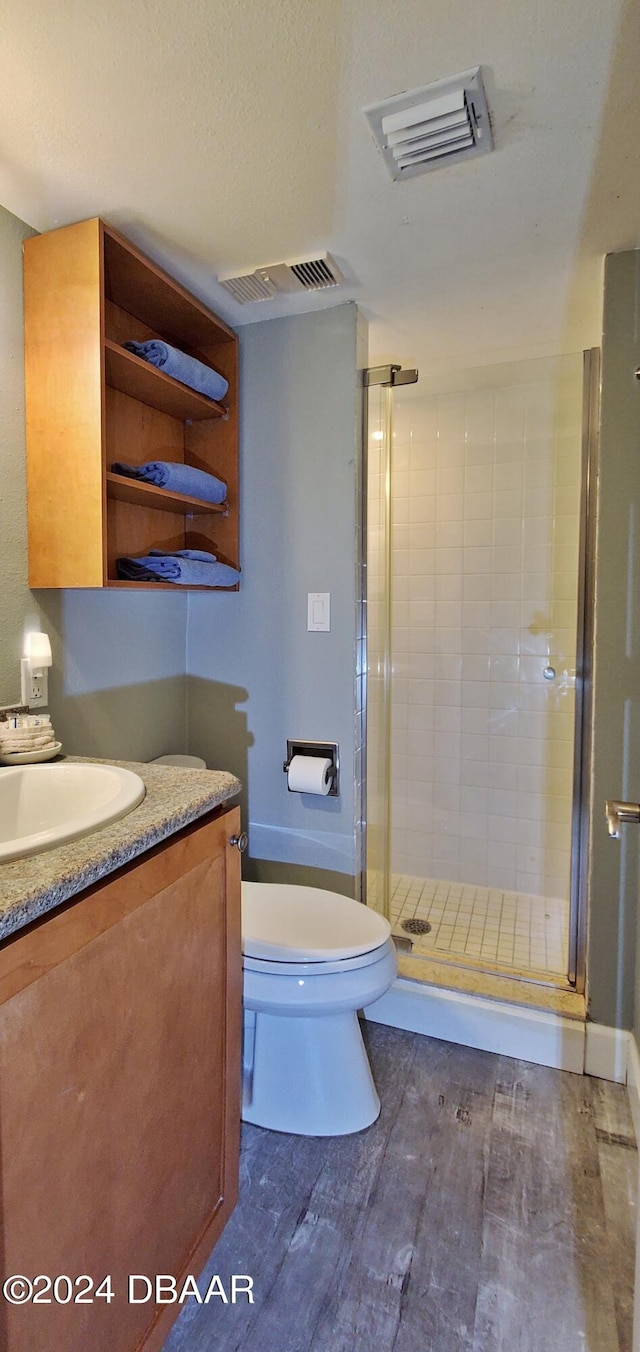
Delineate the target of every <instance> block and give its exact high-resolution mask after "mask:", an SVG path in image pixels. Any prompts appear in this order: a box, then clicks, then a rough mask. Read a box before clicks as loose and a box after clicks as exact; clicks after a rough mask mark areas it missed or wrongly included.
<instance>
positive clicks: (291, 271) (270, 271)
mask: <svg viewBox="0 0 640 1352" xmlns="http://www.w3.org/2000/svg"><path fill="white" fill-rule="evenodd" d="M344 280H345V279H344V276H343V274H342V273H341V271H340V268H339V267H338V265H337V263H336V261H335V259H334V258H332V257H331V254H328V253H325V254H321V255H320V257H319V258H302V259H299V260H298V261H297V262H295V263H270V264H269V266H268V267H266V268H256V270H255V272H249V273H246V274H245V275H244V276H242V277H219V278H218V281H219V283H220V285H221V286H223V287H224V288H225V291H228V292H229V294H230V295H231V296H233V299H234V300H237V301H238V302H239V303H240V305H247V304H249V302H250V301H256V300H273V297H274V296H282V295H286V294H287V293H294V292H300V291H325V290H326V289H327V288H328V287H331V286H341V285H342V283H343V282H344Z"/></svg>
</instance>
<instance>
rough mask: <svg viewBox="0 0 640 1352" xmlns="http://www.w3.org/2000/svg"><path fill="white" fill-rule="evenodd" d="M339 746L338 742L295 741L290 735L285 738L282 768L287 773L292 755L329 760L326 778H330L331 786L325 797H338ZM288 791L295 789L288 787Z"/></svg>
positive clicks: (293, 791)
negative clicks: (285, 750) (285, 757)
mask: <svg viewBox="0 0 640 1352" xmlns="http://www.w3.org/2000/svg"><path fill="white" fill-rule="evenodd" d="M339 752H340V746H339V744H338V742H295V741H293V740H292V739H291V738H290V737H288V738H287V759H286V761H284V762H283V765H282V769H283V770H284V773H285V775H286V774H287V773H288V770H289V766H290V765H291V762H292V760H293V757H294V756H318V757H319V758H320V759H321V760H330V761H331V766H330V768H329V770H327V778H330V779H331V788H330V789H329V792H328V794H327V798H338V797H339V796H340V759H339ZM287 789H288V790H289V793H295V792H296V790H295V789H289V785H288V784H287Z"/></svg>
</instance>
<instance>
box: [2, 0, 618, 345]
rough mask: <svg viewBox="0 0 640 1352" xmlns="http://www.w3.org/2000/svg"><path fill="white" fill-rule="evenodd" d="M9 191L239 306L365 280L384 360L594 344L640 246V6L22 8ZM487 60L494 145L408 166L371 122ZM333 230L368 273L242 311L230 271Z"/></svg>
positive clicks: (268, 311) (9, 42) (298, 303)
mask: <svg viewBox="0 0 640 1352" xmlns="http://www.w3.org/2000/svg"><path fill="white" fill-rule="evenodd" d="M0 20H1V23H0V70H1V74H2V88H3V99H2V108H1V110H0V203H2V205H4V206H6V207H8V208H9V210H11V211H13V212H14V213H15V214H16V215H18V216H20V217H21V218H22V219H23V220H26V221H27V222H29V224H31V225H33V226H35V227H36V228H38V229H40V230H48V229H51V228H53V227H55V226H57V225H60V224H66V223H68V222H70V221H75V220H81V219H83V218H84V217H87V216H94V215H101V216H103V217H104V218H105V219H106V220H108V221H110V222H111V223H112V224H114V225H116V226H119V227H120V228H121V229H122V230H123V231H124V232H125V233H126V234H128V235H130V236H131V237H132V238H134V239H135V240H136V241H137V242H138V243H139V244H140V245H141V246H142V247H143V248H145V249H146V250H147V251H148V252H149V253H151V254H152V255H153V256H154V257H156V258H157V259H159V260H160V261H162V262H165V263H166V264H167V265H168V266H170V267H171V268H172V269H173V271H174V272H175V273H176V275H178V276H180V277H181V278H182V280H184V281H185V282H186V283H187V284H188V285H190V286H192V288H193V289H194V290H196V291H197V292H198V293H199V294H200V295H202V296H203V297H204V298H205V299H207V300H208V301H209V302H210V303H211V304H212V305H213V306H214V307H215V308H216V309H218V310H219V311H220V312H222V313H223V314H224V315H225V316H226V318H227V319H228V320H229V321H230V322H231V323H232V324H239V323H243V322H247V321H253V320H258V319H263V318H264V319H266V318H269V317H271V316H273V315H277V314H281V313H291V312H293V311H295V310H297V309H302V308H304V309H310V308H314V307H315V306H316V305H324V304H328V303H331V304H335V303H336V302H337V301H338V300H340V299H351V298H353V299H355V300H357V301H358V303H359V304H360V305H361V306H362V308H363V309H364V311H365V313H366V314H367V315H368V317H369V318H370V320H371V322H372V343H371V347H372V355H373V356H375V357H376V358H377V359H380V360H384V359H389V358H394V359H397V360H400V361H402V362H404V363H405V364H412V363H416V362H417V363H420V362H422V363H425V362H427V363H429V365H430V367H431V368H432V369H437V368H438V367H439V366H442V367H448V366H451V365H465V364H484V363H489V362H492V361H497V360H507V359H511V358H514V357H522V356H543V355H546V354H551V353H556V352H567V351H575V350H577V349H579V348H582V347H585V346H588V345H591V344H593V343H597V342H598V340H599V331H600V299H601V297H600V292H601V272H602V256H603V254H604V253H606V252H609V251H611V250H616V249H622V248H630V247H635V246H637V245H638V244H640V175H639V174H638V172H637V167H636V166H637V160H638V156H637V148H636V144H635V143H636V142H637V137H638V126H639V121H638V111H639V104H640V94H639V89H640V77H639V75H638V71H639V70H640V61H639V59H638V58H639V55H640V5H639V4H638V2H637V0H527V2H525V0H474V2H473V3H472V0H447V3H443V0H402V2H401V3H396V4H389V3H388V0H303V3H300V0H295V2H294V0H225V3H223V2H222V0H135V3H134V4H132V3H131V0H55V3H53V4H52V3H51V0H30V3H29V4H28V5H27V4H24V3H18V2H17V0H1V2H0ZM477 64H480V65H481V66H482V68H483V74H484V79H485V86H486V90H487V96H488V102H489V107H490V110H491V115H492V122H493V129H494V137H495V145H496V150H495V153H494V154H492V155H490V156H486V157H481V158H480V159H477V160H471V161H469V162H468V163H463V164H458V165H452V166H451V167H449V168H445V169H440V170H438V171H435V172H432V173H429V174H426V175H424V176H422V177H418V178H414V179H412V180H411V181H409V182H407V183H400V184H395V183H392V181H391V179H390V178H389V177H388V175H387V171H386V169H385V167H384V165H383V162H382V160H381V158H380V156H379V154H378V152H377V150H376V148H375V146H374V144H373V142H372V140H371V138H370V134H369V131H368V128H367V125H366V123H365V119H364V117H363V115H362V108H363V107H364V106H365V105H367V104H368V103H372V102H376V101H379V100H380V99H382V98H386V97H387V96H389V95H392V94H396V93H398V92H400V91H401V90H404V89H411V88H414V87H416V86H419V85H422V84H424V83H427V82H428V81H431V80H436V79H439V78H442V77H444V76H447V75H452V74H455V73H456V72H458V71H460V70H465V69H467V68H469V67H470V66H474V65H477ZM325 248H326V249H329V250H330V251H331V252H332V253H334V254H335V256H336V258H337V259H338V261H339V262H340V263H341V264H342V265H343V266H344V267H345V268H346V270H347V272H348V275H349V277H350V279H351V281H350V284H349V285H348V287H347V288H344V289H341V290H340V291H336V292H334V293H331V294H330V295H329V296H326V295H324V296H321V297H320V298H314V297H311V298H310V297H308V296H304V297H303V298H301V299H300V298H296V299H295V300H291V299H289V300H286V301H277V302H267V303H261V304H255V305H251V306H244V307H240V306H237V305H236V304H235V303H234V302H233V301H231V300H230V299H229V298H228V297H227V296H226V294H225V293H224V292H223V291H222V290H221V289H220V288H219V287H218V286H217V284H216V282H215V276H216V274H217V273H219V272H220V273H224V272H227V273H228V272H229V271H231V270H234V271H245V270H252V269H253V268H254V267H256V266H259V265H261V264H265V263H271V262H276V261H278V260H279V259H283V258H290V257H299V256H305V255H306V256H309V255H314V254H315V253H316V252H318V251H320V250H323V249H325Z"/></svg>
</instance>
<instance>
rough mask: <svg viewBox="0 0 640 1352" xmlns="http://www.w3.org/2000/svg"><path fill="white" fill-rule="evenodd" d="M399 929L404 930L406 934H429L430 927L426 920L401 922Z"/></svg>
mask: <svg viewBox="0 0 640 1352" xmlns="http://www.w3.org/2000/svg"><path fill="white" fill-rule="evenodd" d="M400 928H401V929H403V930H406V932H407V934H430V933H431V925H430V924H429V921H428V920H403V921H402V924H401V926H400Z"/></svg>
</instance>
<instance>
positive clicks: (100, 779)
mask: <svg viewBox="0 0 640 1352" xmlns="http://www.w3.org/2000/svg"><path fill="white" fill-rule="evenodd" d="M145 793H146V789H145V785H144V782H143V780H142V779H141V778H140V776H139V775H137V774H135V773H134V772H133V770H126V769H124V767H122V766H119V765H96V764H92V763H90V764H87V763H82V764H78V763H75V762H73V761H59V762H58V764H57V765H33V766H30V767H27V766H26V765H11V766H7V768H6V769H3V770H0V863H4V862H5V861H8V860H10V859H20V858H22V857H24V856H25V855H30V854H37V853H38V852H39V851H40V850H50V849H53V848H54V847H55V846H56V845H65V844H66V843H67V841H69V840H76V839H77V837H78V836H86V835H89V834H90V832H91V831H97V830H99V829H100V827H102V826H108V825H109V824H110V823H111V822H115V821H118V819H119V818H120V817H125V816H126V815H127V813H128V812H131V811H132V809H133V808H134V807H137V806H138V803H141V802H142V799H143V798H144V796H145Z"/></svg>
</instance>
